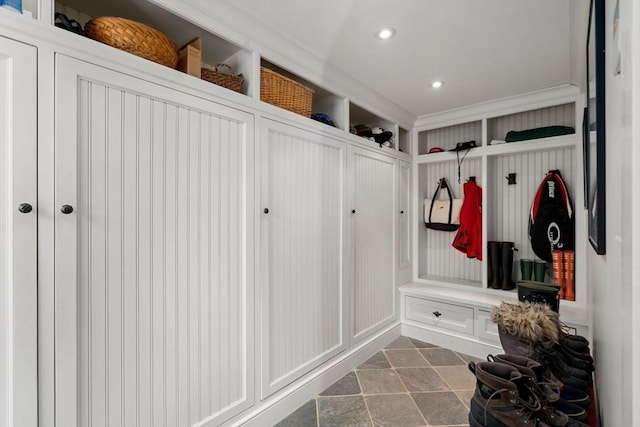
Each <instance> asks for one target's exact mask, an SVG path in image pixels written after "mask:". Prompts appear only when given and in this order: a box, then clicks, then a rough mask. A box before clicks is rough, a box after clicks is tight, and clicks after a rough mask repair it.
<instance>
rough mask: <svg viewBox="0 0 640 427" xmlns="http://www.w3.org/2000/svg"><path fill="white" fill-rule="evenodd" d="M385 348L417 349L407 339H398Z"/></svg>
mask: <svg viewBox="0 0 640 427" xmlns="http://www.w3.org/2000/svg"><path fill="white" fill-rule="evenodd" d="M385 348H415V346H414V345H413V343H412V342H411V340H409V338H407V337H398V338H396V340H395V341H393V342H392V343H391V344H389V345H388V346H386V347H385Z"/></svg>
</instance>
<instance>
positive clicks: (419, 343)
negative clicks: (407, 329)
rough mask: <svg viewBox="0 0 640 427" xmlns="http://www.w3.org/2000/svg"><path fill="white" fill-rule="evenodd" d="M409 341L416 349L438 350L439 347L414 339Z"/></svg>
mask: <svg viewBox="0 0 640 427" xmlns="http://www.w3.org/2000/svg"><path fill="white" fill-rule="evenodd" d="M409 341H411V343H412V344H413V345H414V346H415V347H416V348H438V346H437V345H435V344H431V343H428V342H424V341H420V340H416V339H413V338H409Z"/></svg>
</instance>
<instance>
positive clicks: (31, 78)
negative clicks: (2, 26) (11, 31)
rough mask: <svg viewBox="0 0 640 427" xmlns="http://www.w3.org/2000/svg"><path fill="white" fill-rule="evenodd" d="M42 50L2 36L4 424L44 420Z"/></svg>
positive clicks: (0, 355)
mask: <svg viewBox="0 0 640 427" xmlns="http://www.w3.org/2000/svg"><path fill="white" fill-rule="evenodd" d="M36 67H37V50H36V48H35V47H33V46H29V45H26V44H23V43H18V42H16V41H13V40H10V39H7V38H4V37H0V425H2V426H7V427H13V426H25V427H35V426H37V425H38V412H37V410H36V408H37V405H38V395H37V393H38V377H37V373H38V364H37V344H38V343H37V339H38V335H37V297H38V292H37V268H36V265H37V212H38V206H37V196H38V193H37V176H38V175H37V171H36V165H37V157H36V153H37V126H36V123H37V117H36V115H35V112H36V110H37V86H36V85H37V68H36Z"/></svg>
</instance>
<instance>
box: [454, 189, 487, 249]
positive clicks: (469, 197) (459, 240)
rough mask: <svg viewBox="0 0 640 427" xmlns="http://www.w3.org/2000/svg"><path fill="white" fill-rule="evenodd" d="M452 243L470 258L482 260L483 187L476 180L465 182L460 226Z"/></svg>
mask: <svg viewBox="0 0 640 427" xmlns="http://www.w3.org/2000/svg"><path fill="white" fill-rule="evenodd" d="M451 245H452V246H453V247H454V248H456V249H457V250H459V251H460V252H462V253H466V254H467V257H468V258H478V260H482V188H480V187H479V186H478V184H476V183H475V182H474V181H468V182H465V184H464V202H463V203H462V207H461V208H460V228H458V232H457V233H456V237H455V238H454V239H453V243H452V244H451Z"/></svg>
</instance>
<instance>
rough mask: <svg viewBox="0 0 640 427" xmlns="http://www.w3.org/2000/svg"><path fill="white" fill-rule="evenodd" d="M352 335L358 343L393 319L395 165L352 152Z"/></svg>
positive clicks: (381, 157)
mask: <svg viewBox="0 0 640 427" xmlns="http://www.w3.org/2000/svg"><path fill="white" fill-rule="evenodd" d="M350 176H351V180H352V191H353V196H352V203H353V207H352V214H351V226H352V250H353V292H352V295H353V304H352V309H353V321H354V324H353V330H352V331H353V332H352V338H353V340H354V341H359V340H361V339H363V338H365V337H367V336H368V335H370V334H372V333H373V332H375V331H377V330H378V329H380V328H381V327H382V326H384V325H385V324H387V323H389V322H390V321H391V320H393V318H394V317H395V314H396V313H395V306H396V304H395V286H394V266H395V262H394V247H395V240H394V236H395V234H394V218H395V216H394V211H395V209H396V208H395V206H396V205H395V204H394V189H395V176H396V174H395V161H394V159H392V158H390V157H387V156H384V155H382V154H380V153H377V152H374V151H369V150H365V149H360V148H353V151H352V155H351V164H350Z"/></svg>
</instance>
